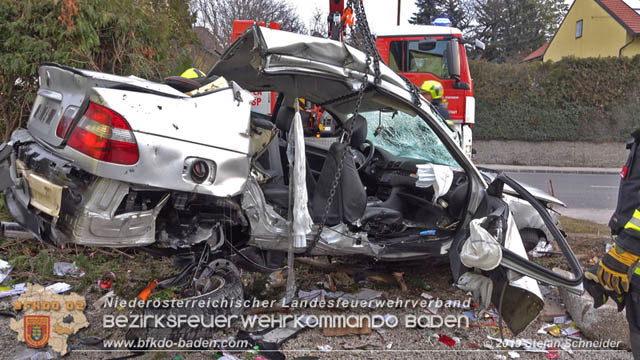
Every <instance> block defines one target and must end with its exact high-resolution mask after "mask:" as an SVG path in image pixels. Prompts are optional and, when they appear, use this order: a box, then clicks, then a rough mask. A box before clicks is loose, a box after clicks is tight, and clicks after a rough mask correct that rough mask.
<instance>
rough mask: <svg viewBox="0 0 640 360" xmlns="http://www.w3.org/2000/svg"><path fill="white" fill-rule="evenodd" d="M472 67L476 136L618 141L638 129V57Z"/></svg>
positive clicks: (475, 63) (475, 64) (474, 64)
mask: <svg viewBox="0 0 640 360" xmlns="http://www.w3.org/2000/svg"><path fill="white" fill-rule="evenodd" d="M470 68H471V74H472V77H473V81H474V96H475V97H476V125H475V126H474V138H475V139H478V140H526V141H559V140H563V141H596V142H604V141H620V140H626V139H627V138H628V137H629V134H630V132H631V131H632V130H634V129H637V128H638V127H640V55H639V56H636V57H634V58H623V59H618V58H604V59H596V58H587V59H576V58H567V59H564V60H562V61H558V62H545V63H541V62H536V63H531V64H497V63H489V62H486V61H472V62H470Z"/></svg>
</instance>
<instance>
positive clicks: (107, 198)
mask: <svg viewBox="0 0 640 360" xmlns="http://www.w3.org/2000/svg"><path fill="white" fill-rule="evenodd" d="M128 193H129V185H128V184H125V183H122V182H120V181H116V180H110V179H104V178H99V179H97V180H96V181H95V182H94V183H93V184H92V185H91V186H90V188H89V189H88V190H87V191H86V192H85V193H84V194H83V202H82V203H81V204H80V205H79V206H78V208H77V212H75V213H66V214H63V215H62V216H61V217H60V220H59V225H60V226H61V227H62V228H63V229H65V230H66V231H64V233H65V234H68V236H69V238H67V239H64V240H66V241H70V242H74V243H77V244H81V245H93V246H111V247H118V246H123V247H125V246H141V245H148V244H152V243H154V242H155V241H156V239H155V224H156V221H155V220H156V217H157V216H158V213H159V212H160V210H162V208H163V207H164V205H165V204H166V203H167V201H168V200H169V194H167V195H165V196H164V197H163V198H162V199H161V200H160V201H159V202H158V203H157V204H155V206H154V207H153V208H152V209H149V210H146V211H135V212H128V213H123V214H118V215H116V210H117V209H118V207H119V206H120V204H121V203H122V200H123V199H124V197H125V196H126V195H127V194H128ZM59 235H60V234H59Z"/></svg>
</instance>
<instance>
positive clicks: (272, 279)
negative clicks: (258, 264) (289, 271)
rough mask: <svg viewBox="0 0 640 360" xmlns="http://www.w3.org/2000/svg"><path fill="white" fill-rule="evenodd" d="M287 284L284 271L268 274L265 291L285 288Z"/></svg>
mask: <svg viewBox="0 0 640 360" xmlns="http://www.w3.org/2000/svg"><path fill="white" fill-rule="evenodd" d="M286 283H287V277H286V271H285V270H278V271H274V272H272V273H271V274H269V278H268V279H267V289H269V290H271V289H278V288H281V287H283V286H285V285H286Z"/></svg>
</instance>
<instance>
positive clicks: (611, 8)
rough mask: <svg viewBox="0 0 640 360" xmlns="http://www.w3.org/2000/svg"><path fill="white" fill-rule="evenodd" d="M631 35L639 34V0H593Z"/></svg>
mask: <svg viewBox="0 0 640 360" xmlns="http://www.w3.org/2000/svg"><path fill="white" fill-rule="evenodd" d="M595 1H596V2H597V3H598V4H599V5H600V6H602V8H603V9H605V10H606V11H607V12H608V13H609V15H611V16H612V17H613V18H614V19H616V20H617V21H618V22H619V23H620V25H622V26H623V27H624V28H625V29H626V30H627V31H628V32H629V33H631V34H632V35H634V36H636V35H640V1H637V0H595Z"/></svg>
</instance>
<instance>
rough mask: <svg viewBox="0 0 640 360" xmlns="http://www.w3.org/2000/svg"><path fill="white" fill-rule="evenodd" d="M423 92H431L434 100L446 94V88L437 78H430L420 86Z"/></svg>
mask: <svg viewBox="0 0 640 360" xmlns="http://www.w3.org/2000/svg"><path fill="white" fill-rule="evenodd" d="M420 90H421V91H422V92H428V93H430V94H431V97H432V98H433V100H436V99H440V98H441V97H442V95H444V88H443V87H442V84H440V83H439V82H437V81H435V80H428V81H425V82H423V83H422V86H420Z"/></svg>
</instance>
